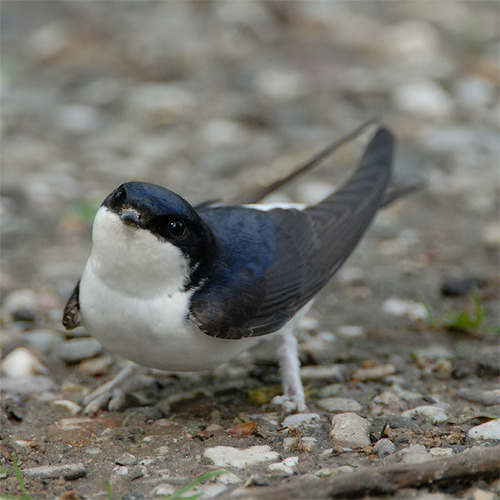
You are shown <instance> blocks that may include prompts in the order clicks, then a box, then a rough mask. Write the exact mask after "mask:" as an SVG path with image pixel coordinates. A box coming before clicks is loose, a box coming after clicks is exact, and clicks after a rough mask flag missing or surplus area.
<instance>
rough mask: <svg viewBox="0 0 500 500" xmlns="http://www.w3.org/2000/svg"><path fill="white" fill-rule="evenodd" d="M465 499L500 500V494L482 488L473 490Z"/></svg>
mask: <svg viewBox="0 0 500 500" xmlns="http://www.w3.org/2000/svg"><path fill="white" fill-rule="evenodd" d="M464 498H467V499H470V500H498V492H494V491H486V490H483V489H481V488H471V489H470V490H469V491H468V492H467V493H466V496H464Z"/></svg>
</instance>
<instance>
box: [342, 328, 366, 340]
mask: <svg viewBox="0 0 500 500" xmlns="http://www.w3.org/2000/svg"><path fill="white" fill-rule="evenodd" d="M337 333H338V334H339V335H340V336H341V337H344V338H348V339H354V338H357V337H361V336H362V335H364V333H365V329H364V328H363V327H362V326H357V325H341V326H339V327H338V328H337Z"/></svg>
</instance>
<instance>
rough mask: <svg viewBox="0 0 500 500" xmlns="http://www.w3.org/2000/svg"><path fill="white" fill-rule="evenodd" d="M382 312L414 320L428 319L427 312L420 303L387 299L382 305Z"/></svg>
mask: <svg viewBox="0 0 500 500" xmlns="http://www.w3.org/2000/svg"><path fill="white" fill-rule="evenodd" d="M382 311H383V312H385V313H386V314H390V315H391V316H407V317H408V318H410V319H414V320H416V319H424V318H426V317H427V310H426V309H425V307H424V305H423V304H421V303H420V302H414V301H412V300H402V299H398V298H391V299H387V300H386V301H385V302H384V303H383V304H382Z"/></svg>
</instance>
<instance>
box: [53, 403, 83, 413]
mask: <svg viewBox="0 0 500 500" xmlns="http://www.w3.org/2000/svg"><path fill="white" fill-rule="evenodd" d="M52 404H53V405H55V406H60V407H61V408H64V409H65V410H68V412H69V413H71V415H77V414H78V413H80V411H81V409H82V407H81V406H80V405H79V404H77V403H75V402H74V401H70V400H68V399H55V400H54V401H52Z"/></svg>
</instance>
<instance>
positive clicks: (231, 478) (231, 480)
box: [216, 472, 242, 485]
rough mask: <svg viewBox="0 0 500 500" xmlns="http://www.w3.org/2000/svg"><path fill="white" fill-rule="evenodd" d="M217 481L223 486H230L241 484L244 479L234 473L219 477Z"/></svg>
mask: <svg viewBox="0 0 500 500" xmlns="http://www.w3.org/2000/svg"><path fill="white" fill-rule="evenodd" d="M216 481H217V482H218V483H221V484H226V485H230V484H238V483H241V481H242V479H240V478H239V477H238V476H237V475H236V474H233V473H232V472H226V473H225V474H221V475H220V476H217V478H216Z"/></svg>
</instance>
